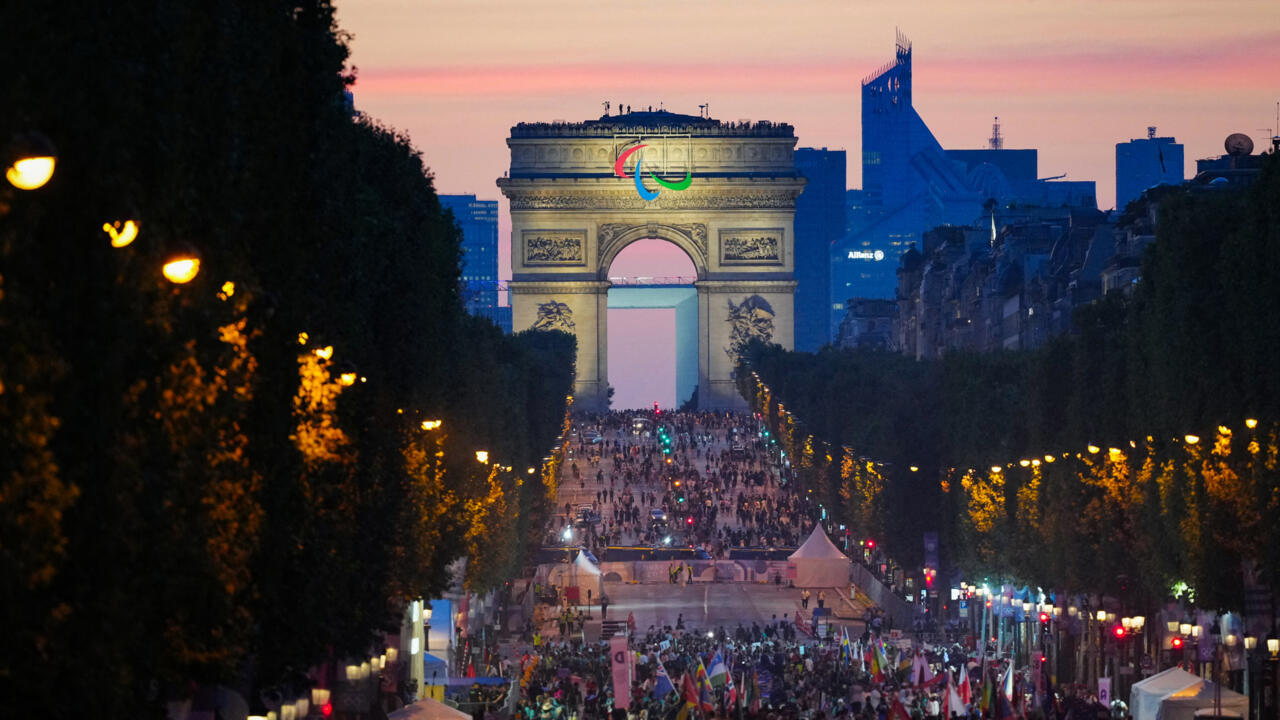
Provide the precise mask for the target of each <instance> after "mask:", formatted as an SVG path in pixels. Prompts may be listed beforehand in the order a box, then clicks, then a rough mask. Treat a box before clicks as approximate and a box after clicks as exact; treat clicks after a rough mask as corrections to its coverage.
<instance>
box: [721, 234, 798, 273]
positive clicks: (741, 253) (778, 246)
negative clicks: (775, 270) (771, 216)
mask: <svg viewBox="0 0 1280 720" xmlns="http://www.w3.org/2000/svg"><path fill="white" fill-rule="evenodd" d="M782 252H783V250H782V228H761V229H737V228H725V229H722V230H721V231H720V263H721V264H722V265H781V264H783V262H784V260H783V256H782Z"/></svg>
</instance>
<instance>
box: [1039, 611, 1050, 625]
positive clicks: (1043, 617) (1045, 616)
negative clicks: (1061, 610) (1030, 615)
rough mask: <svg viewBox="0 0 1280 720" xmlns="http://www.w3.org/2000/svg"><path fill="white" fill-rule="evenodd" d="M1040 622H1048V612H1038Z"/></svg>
mask: <svg viewBox="0 0 1280 720" xmlns="http://www.w3.org/2000/svg"><path fill="white" fill-rule="evenodd" d="M1040 622H1042V623H1047V622H1049V613H1043V612H1042V613H1040Z"/></svg>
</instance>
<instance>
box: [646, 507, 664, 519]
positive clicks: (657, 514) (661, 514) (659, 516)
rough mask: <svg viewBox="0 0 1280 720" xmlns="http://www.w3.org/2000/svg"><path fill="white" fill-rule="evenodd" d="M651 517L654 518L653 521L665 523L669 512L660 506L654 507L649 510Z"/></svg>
mask: <svg viewBox="0 0 1280 720" xmlns="http://www.w3.org/2000/svg"><path fill="white" fill-rule="evenodd" d="M649 519H650V520H652V521H653V522H662V523H664V522H666V521H667V514H666V513H665V512H663V511H662V510H659V509H658V508H654V509H652V510H650V511H649Z"/></svg>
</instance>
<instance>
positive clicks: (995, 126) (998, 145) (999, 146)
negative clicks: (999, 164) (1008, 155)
mask: <svg viewBox="0 0 1280 720" xmlns="http://www.w3.org/2000/svg"><path fill="white" fill-rule="evenodd" d="M987 147H989V148H991V149H992V150H1003V149H1004V138H1002V137H1000V116H999V115H997V116H996V117H995V120H994V121H993V122H992V123H991V139H990V140H988V141H987Z"/></svg>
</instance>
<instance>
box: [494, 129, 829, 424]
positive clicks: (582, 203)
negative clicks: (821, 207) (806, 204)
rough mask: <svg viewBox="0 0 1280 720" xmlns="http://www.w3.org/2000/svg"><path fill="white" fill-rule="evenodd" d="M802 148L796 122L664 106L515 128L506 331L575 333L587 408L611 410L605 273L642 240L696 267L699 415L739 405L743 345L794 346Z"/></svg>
mask: <svg viewBox="0 0 1280 720" xmlns="http://www.w3.org/2000/svg"><path fill="white" fill-rule="evenodd" d="M795 144H796V137H795V132H794V130H793V129H792V127H791V126H790V125H786V124H780V123H769V122H756V123H746V122H743V123H726V122H721V121H719V120H714V119H709V118H702V117H694V116H690V115H678V114H675V113H670V112H665V111H655V112H629V113H626V114H621V115H606V116H604V117H601V118H600V119H599V120H588V121H586V122H580V123H563V122H556V123H520V124H518V125H516V126H515V127H513V128H512V129H511V137H510V138H508V139H507V145H508V146H509V147H510V148H511V169H510V172H509V174H508V176H507V177H503V178H500V179H499V180H498V187H499V188H501V190H502V193H503V194H504V195H506V196H507V198H509V199H510V201H511V272H512V277H511V282H510V284H509V288H510V291H511V307H512V327H513V328H514V329H516V330H524V329H526V328H541V329H553V328H558V329H563V330H567V331H570V332H572V333H574V334H575V335H576V336H577V338H578V357H577V367H576V370H577V379H576V384H575V397H576V401H577V403H578V404H579V406H580V407H584V408H587V409H603V408H604V407H605V404H606V400H605V393H606V389H607V387H608V374H607V371H608V348H607V342H608V341H607V338H608V333H607V331H606V321H607V319H608V291H609V286H610V283H609V266H610V264H611V263H612V262H613V260H614V258H615V257H617V256H618V253H620V252H621V251H622V250H623V248H625V247H626V246H627V245H629V244H631V243H633V242H635V241H637V240H641V239H644V238H658V239H661V240H666V241H668V242H671V243H673V244H675V245H677V246H679V247H680V248H681V249H682V250H684V252H685V253H687V254H688V255H689V258H690V259H691V260H692V261H693V265H694V267H695V268H696V270H697V281H696V282H695V283H694V287H695V288H696V289H697V293H698V406H699V408H702V409H720V408H742V407H745V403H744V401H743V400H742V398H741V397H740V396H739V395H738V393H737V390H736V388H735V386H734V382H733V371H734V367H735V364H736V357H737V346H739V345H741V344H742V343H745V342H746V341H747V340H749V339H751V338H756V337H760V338H764V339H766V340H769V341H770V342H775V343H778V344H780V345H782V346H784V347H787V348H790V347H792V345H793V342H794V333H795V326H794V320H793V317H792V315H793V310H794V291H795V280H794V269H795V266H794V253H793V252H792V248H793V246H794V237H793V228H792V222H793V218H794V215H795V199H796V196H798V195H799V194H800V192H801V191H802V190H803V187H804V182H805V181H804V179H803V178H801V177H800V176H799V175H798V173H797V172H796V170H795V164H794V161H793V159H792V153H793V151H794V148H795ZM639 146H643V147H639ZM620 158H622V162H621V163H620V164H619V163H618V160H619V159H620ZM638 165H642V170H640V171H639V172H640V176H641V179H642V181H641V183H640V186H639V187H637V181H636V179H635V175H636V173H637V166H638ZM619 172H621V174H622V175H623V176H622V177H620V176H619V174H618V173H619ZM651 173H652V175H651ZM660 181H661V182H660ZM686 181H687V182H686ZM642 193H643V194H642ZM655 193H656V197H655V196H654V194H655ZM646 196H647V197H648V198H649V199H646ZM679 400H680V401H683V400H684V398H680V399H679Z"/></svg>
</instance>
